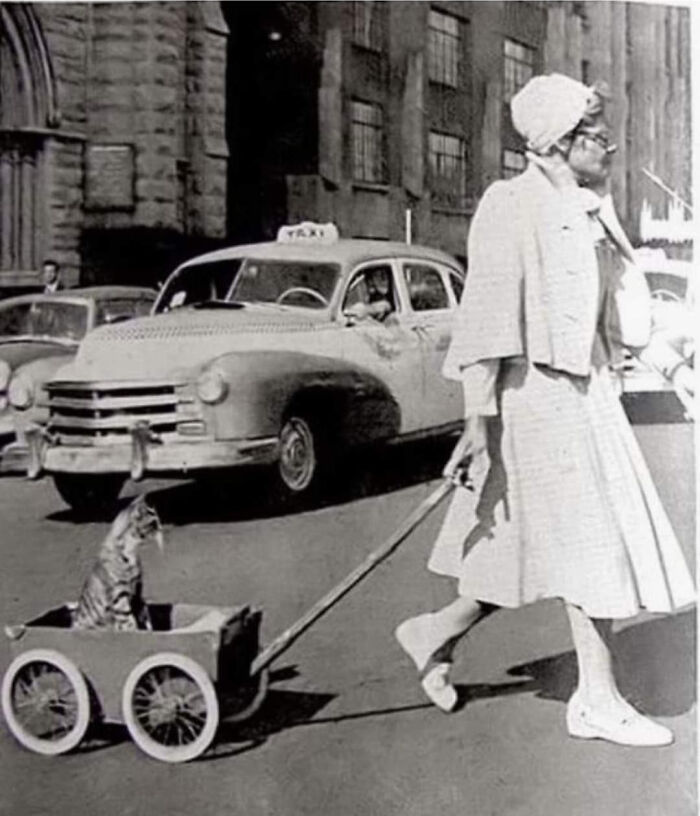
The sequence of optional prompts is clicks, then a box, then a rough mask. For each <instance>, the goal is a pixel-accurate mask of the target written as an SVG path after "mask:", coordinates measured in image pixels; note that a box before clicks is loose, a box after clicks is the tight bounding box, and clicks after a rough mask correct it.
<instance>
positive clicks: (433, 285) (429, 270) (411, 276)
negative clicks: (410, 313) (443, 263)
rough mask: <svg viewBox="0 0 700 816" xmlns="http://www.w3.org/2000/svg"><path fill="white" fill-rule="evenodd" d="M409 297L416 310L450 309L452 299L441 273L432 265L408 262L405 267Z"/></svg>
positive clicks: (412, 306)
mask: <svg viewBox="0 0 700 816" xmlns="http://www.w3.org/2000/svg"><path fill="white" fill-rule="evenodd" d="M403 273H404V278H405V280H406V287H407V289H408V297H409V300H410V302H411V308H412V309H413V310H414V311H415V312H426V311H430V310H432V309H448V308H449V306H450V299H449V296H448V294H447V289H446V288H445V284H444V282H443V280H442V277H441V275H440V273H439V272H438V271H437V269H435V268H434V267H432V266H427V265H425V264H416V263H407V264H404V267H403Z"/></svg>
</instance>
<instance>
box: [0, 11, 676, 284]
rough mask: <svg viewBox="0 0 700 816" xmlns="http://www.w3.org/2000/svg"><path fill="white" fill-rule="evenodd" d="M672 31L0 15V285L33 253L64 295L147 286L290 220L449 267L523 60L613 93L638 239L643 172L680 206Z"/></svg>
mask: <svg viewBox="0 0 700 816" xmlns="http://www.w3.org/2000/svg"><path fill="white" fill-rule="evenodd" d="M689 28H690V26H689V11H688V9H682V8H674V7H671V6H650V5H648V4H641V3H632V4H626V3H618V2H570V1H569V0H564V1H563V2H560V1H559V0H556V1H555V0H551V1H550V2H526V0H518V2H456V1H455V0H434V1H433V2H369V0H363V2H347V1H346V2H246V3H242V2H224V3H217V2H194V1H193V0H188V2H152V1H149V2H133V3H129V2H125V3H0V289H3V288H4V289H5V291H7V290H8V289H9V288H10V287H19V286H31V285H33V284H35V283H36V282H37V281H38V275H39V269H40V266H41V260H42V259H43V258H45V257H47V256H50V257H54V258H56V259H57V260H58V261H59V262H60V263H61V265H62V266H63V267H64V269H65V272H66V276H67V279H68V282H69V283H71V284H72V283H77V282H95V281H119V282H136V281H138V282H143V283H156V282H157V281H158V280H160V279H162V278H163V276H164V275H165V274H167V272H168V271H169V270H170V269H172V267H173V265H174V264H175V263H176V262H177V261H179V260H181V259H182V258H184V257H187V256H191V255H193V254H195V253H196V252H199V251H201V250H204V249H206V248H209V247H211V246H215V245H217V244H218V243H220V242H222V241H224V240H225V241H227V242H229V243H239V242H245V241H255V240H261V239H265V238H271V237H274V235H275V233H276V231H277V229H278V227H279V226H280V225H281V224H283V223H289V222H293V221H299V220H305V219H313V220H318V221H333V222H335V223H336V224H337V225H338V227H339V230H340V233H341V235H343V236H356V237H372V238H387V239H389V238H391V239H400V238H403V237H404V236H405V235H406V234H407V232H410V234H411V238H412V240H414V241H416V242H421V243H427V244H432V245H435V246H438V247H440V248H442V249H445V250H447V251H449V252H452V253H453V254H455V255H457V256H459V257H461V258H463V259H464V257H465V253H466V235H467V231H468V225H469V220H470V217H471V214H472V213H473V211H474V207H475V205H476V202H477V201H478V199H479V197H480V195H481V194H482V193H483V191H484V189H485V187H486V186H487V185H488V184H489V183H490V182H491V181H493V180H494V179H496V178H500V177H503V176H510V175H513V174H515V173H517V172H519V171H520V170H521V169H522V168H523V166H524V163H525V159H524V152H523V145H522V144H521V141H520V139H519V138H518V136H517V134H515V132H514V131H513V128H512V125H511V122H510V115H509V109H508V102H509V99H510V97H511V96H512V94H513V93H514V92H515V91H516V90H517V89H518V88H519V87H521V86H522V85H523V84H524V83H525V82H526V81H527V79H528V78H529V77H530V76H532V75H533V74H534V73H538V72H541V71H543V70H559V71H563V72H565V73H568V74H570V75H572V76H575V77H579V78H582V79H583V80H586V81H592V80H594V79H596V78H603V79H606V80H607V81H608V82H609V84H610V86H611V89H612V93H613V97H614V99H615V106H614V107H613V109H612V115H613V125H614V129H615V134H616V136H617V142H618V144H619V146H620V152H619V155H618V160H617V162H616V164H615V170H614V179H613V182H614V192H615V195H616V200H617V202H618V207H619V210H620V212H621V216H622V218H623V221H624V222H625V226H626V227H627V228H628V230H629V231H630V232H631V234H632V236H633V237H634V236H636V235H637V231H638V224H639V217H640V212H641V209H642V202H643V201H644V200H647V201H649V202H651V204H652V206H653V208H655V211H654V214H656V215H658V214H659V212H660V211H661V210H663V208H664V206H665V204H666V199H665V196H664V194H663V193H660V192H659V191H658V190H657V189H656V188H654V187H653V185H652V184H651V182H649V181H648V179H647V178H646V177H645V176H644V175H643V174H642V172H641V171H642V168H643V167H648V168H649V169H650V170H652V171H653V172H654V173H656V174H657V175H659V176H660V177H662V178H663V179H664V181H665V182H666V183H667V184H668V185H669V186H671V187H673V188H674V189H676V190H677V191H678V192H680V193H681V194H683V195H684V196H687V197H689V196H690V189H689V188H690V150H691V138H690V87H689V84H690V78H689V75H690V69H689V62H690V43H689ZM671 146H672V147H671Z"/></svg>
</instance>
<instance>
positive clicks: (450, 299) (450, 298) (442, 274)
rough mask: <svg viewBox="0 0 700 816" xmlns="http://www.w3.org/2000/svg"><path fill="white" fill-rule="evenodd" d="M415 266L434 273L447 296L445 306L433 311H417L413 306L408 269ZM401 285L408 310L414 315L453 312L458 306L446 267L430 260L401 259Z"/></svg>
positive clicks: (432, 309)
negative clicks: (407, 275) (407, 274)
mask: <svg viewBox="0 0 700 816" xmlns="http://www.w3.org/2000/svg"><path fill="white" fill-rule="evenodd" d="M410 266H414V267H423V268H425V269H427V270H429V271H431V272H434V273H435V274H436V275H437V277H438V279H439V281H440V284H441V285H442V291H443V293H444V294H445V300H446V305H445V306H437V307H434V308H431V309H416V308H415V307H414V305H413V299H412V297H411V287H410V285H409V282H408V279H407V277H406V272H407V271H408V270H407V267H410ZM399 277H400V279H401V285H402V286H403V288H404V290H405V292H406V297H407V303H408V308H409V310H410V311H411V313H412V314H414V315H426V314H435V313H443V312H449V311H451V310H452V309H453V308H454V307H455V305H456V304H457V300H456V297H455V293H454V291H453V289H452V286H451V285H450V282H449V280H448V279H447V278H448V271H447V269H446V267H444V266H442V264H438V263H435V262H433V261H430V260H426V259H423V258H401V259H400V275H399Z"/></svg>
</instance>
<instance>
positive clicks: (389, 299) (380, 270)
mask: <svg viewBox="0 0 700 816" xmlns="http://www.w3.org/2000/svg"><path fill="white" fill-rule="evenodd" d="M353 301H354V302H353ZM395 311H396V299H395V296H394V289H393V284H392V280H391V267H388V266H379V267H372V268H370V269H367V270H365V271H363V272H362V273H361V277H360V278H359V279H358V280H357V281H356V282H355V281H353V283H352V284H351V285H350V294H349V296H348V305H346V307H345V308H344V309H343V312H344V313H345V314H346V315H349V316H351V317H354V318H357V319H359V320H364V319H365V318H368V317H370V318H374V320H378V321H379V322H383V321H384V320H386V318H387V317H388V316H389V315H390V314H392V313H393V312H395Z"/></svg>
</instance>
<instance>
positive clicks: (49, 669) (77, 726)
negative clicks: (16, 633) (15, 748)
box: [2, 649, 90, 756]
mask: <svg viewBox="0 0 700 816" xmlns="http://www.w3.org/2000/svg"><path fill="white" fill-rule="evenodd" d="M2 710H3V714H4V715H5V720H6V722H7V725H8V727H9V729H10V731H11V732H12V734H13V736H14V737H15V739H16V740H17V741H18V742H19V743H21V744H22V745H23V746H24V747H25V748H28V749H29V750H30V751H34V752H35V753H37V754H45V755H48V756H56V755H58V754H65V753H66V752H68V751H72V750H73V749H74V748H76V747H77V746H78V745H79V744H80V741H81V740H82V739H83V737H84V736H85V732H86V731H87V728H88V726H89V724H90V694H89V692H88V687H87V683H86V682H85V678H84V677H83V675H82V673H81V672H80V670H79V669H78V667H77V666H76V665H75V663H73V661H72V660H70V659H69V658H67V657H66V656H65V655H62V654H61V653H60V652H57V651H54V650H53V649H30V650H29V651H27V652H23V653H22V654H20V655H18V656H17V657H16V658H15V659H14V660H13V661H12V663H11V664H10V666H9V667H8V669H7V671H6V672H5V676H4V677H3V681H2Z"/></svg>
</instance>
